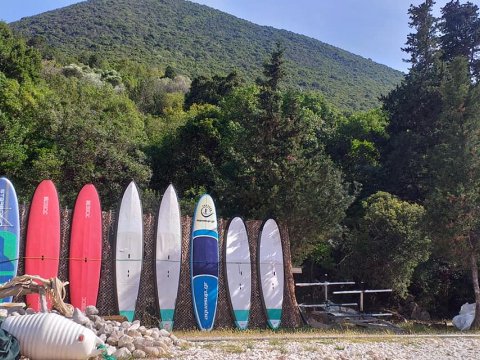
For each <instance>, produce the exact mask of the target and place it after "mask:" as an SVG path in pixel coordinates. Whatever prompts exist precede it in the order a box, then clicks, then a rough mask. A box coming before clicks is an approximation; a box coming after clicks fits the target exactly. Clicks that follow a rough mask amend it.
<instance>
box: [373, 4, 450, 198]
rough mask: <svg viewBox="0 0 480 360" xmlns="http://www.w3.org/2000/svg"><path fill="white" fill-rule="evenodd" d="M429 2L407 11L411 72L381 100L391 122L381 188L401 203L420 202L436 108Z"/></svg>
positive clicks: (435, 61)
mask: <svg viewBox="0 0 480 360" xmlns="http://www.w3.org/2000/svg"><path fill="white" fill-rule="evenodd" d="M433 4H434V2H433V1H432V0H426V1H425V2H424V3H422V4H420V5H419V6H411V7H410V9H409V14H410V26H411V27H412V28H414V29H415V30H416V31H415V32H414V33H412V34H410V35H409V36H408V39H407V47H406V48H405V49H404V50H405V51H406V52H407V53H408V54H410V60H408V61H409V62H410V63H411V64H412V68H411V69H410V72H409V73H408V74H407V75H406V77H405V79H404V81H403V82H402V83H401V85H400V86H398V87H397V88H396V89H394V90H393V91H392V92H390V94H388V95H387V96H386V97H384V98H383V108H384V110H385V111H386V112H387V113H388V115H389V118H390V123H389V125H388V127H387V132H388V133H389V134H390V142H389V143H388V144H387V146H386V148H385V149H384V151H383V158H382V161H383V165H384V169H385V180H384V181H385V188H386V189H387V190H388V191H389V192H391V193H393V194H395V195H398V196H399V197H400V198H402V199H404V200H410V201H420V202H422V201H423V200H424V198H425V194H426V191H427V185H426V182H427V181H428V179H427V178H428V174H427V163H426V157H425V155H426V152H427V149H428V148H429V147H430V146H431V145H432V144H433V143H434V142H435V139H434V127H435V119H436V118H437V116H438V113H439V111H440V108H441V97H440V96H439V93H438V86H439V83H440V75H441V74H440V69H441V67H440V66H439V61H438V51H437V40H438V39H437V35H436V33H435V23H436V21H435V18H434V17H433V15H432V6H433Z"/></svg>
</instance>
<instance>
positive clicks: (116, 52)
mask: <svg viewBox="0 0 480 360" xmlns="http://www.w3.org/2000/svg"><path fill="white" fill-rule="evenodd" d="M10 26H11V27H12V28H13V29H14V31H16V32H20V33H22V34H23V35H24V36H26V37H32V36H35V35H38V36H41V37H43V38H45V40H46V42H47V43H48V44H49V45H50V46H52V47H54V48H57V49H59V50H61V51H63V52H65V53H66V54H68V55H71V56H79V55H80V54H81V53H95V54H99V55H100V56H102V57H105V58H107V59H115V60H117V61H118V59H122V58H133V59H135V61H138V62H141V63H145V64H149V65H151V66H159V67H166V66H167V65H171V66H173V67H174V68H176V69H177V70H178V71H179V72H181V73H185V74H186V75H189V76H192V77H194V76H199V75H209V76H211V75H214V74H226V73H228V72H230V71H233V70H236V71H238V72H239V73H240V74H241V75H242V76H244V77H245V78H246V79H247V80H249V81H252V80H254V79H255V78H256V77H258V76H259V75H260V74H261V66H262V63H263V62H264V61H265V59H266V58H267V57H268V55H269V53H270V51H271V50H272V49H273V47H274V45H275V43H276V42H280V43H281V44H282V45H283V46H284V47H285V49H286V50H285V59H286V63H287V70H288V75H289V78H288V79H287V85H288V86H294V87H298V88H302V89H313V90H318V91H320V92H322V93H323V94H324V96H325V97H326V98H327V100H329V101H330V102H332V103H334V104H336V105H337V106H338V107H339V108H342V109H347V110H365V109H368V108H371V107H374V106H378V98H379V96H381V95H382V94H386V93H387V92H388V91H390V90H391V89H392V88H393V87H394V86H395V85H397V84H398V83H399V82H400V81H401V79H402V77H403V73H401V72H400V71H397V70H394V69H391V68H389V67H388V66H386V65H382V64H378V63H375V62H373V61H372V60H369V59H365V58H363V57H361V56H359V55H355V54H352V53H350V52H348V51H346V50H343V49H340V48H338V47H335V46H333V45H329V44H327V43H325V42H322V41H320V40H317V39H314V38H311V37H308V36H305V35H300V34H296V33H293V32H291V31H288V30H284V29H276V28H273V27H271V26H262V25H258V24H255V23H252V22H250V21H247V20H243V19H240V18H238V17H235V16H233V15H230V14H226V13H224V12H221V11H219V10H216V9H213V8H210V7H208V6H205V5H200V4H196V3H193V2H190V1H185V0H140V1H136V2H135V4H132V3H131V2H129V1H127V0H88V1H84V2H80V3H76V4H73V5H70V6H67V7H64V8H61V9H57V10H52V11H48V12H45V13H42V14H39V15H35V16H32V17H27V18H22V19H21V20H19V21H16V22H13V23H10Z"/></svg>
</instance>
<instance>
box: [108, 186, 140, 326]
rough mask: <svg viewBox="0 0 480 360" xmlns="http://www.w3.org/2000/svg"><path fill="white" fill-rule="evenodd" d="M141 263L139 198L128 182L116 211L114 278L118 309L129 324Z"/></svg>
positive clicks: (133, 309) (133, 311) (131, 318)
mask: <svg viewBox="0 0 480 360" xmlns="http://www.w3.org/2000/svg"><path fill="white" fill-rule="evenodd" d="M142 260H143V215H142V205H141V202H140V196H139V194H138V189H137V186H136V185H135V183H134V182H133V181H132V182H131V183H130V184H129V185H128V187H127V189H126V190H125V192H124V194H123V197H122V202H121V203H120V209H119V211H118V223H117V238H116V246H115V278H116V290H117V301H118V310H119V311H120V315H123V316H125V317H126V318H127V319H128V320H129V321H132V320H133V318H134V315H135V304H136V302H137V297H138V289H139V287H140V274H141V272H142Z"/></svg>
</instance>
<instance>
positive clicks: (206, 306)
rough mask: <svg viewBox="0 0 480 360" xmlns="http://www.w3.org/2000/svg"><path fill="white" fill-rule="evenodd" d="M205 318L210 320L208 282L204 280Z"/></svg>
mask: <svg viewBox="0 0 480 360" xmlns="http://www.w3.org/2000/svg"><path fill="white" fill-rule="evenodd" d="M203 318H204V319H205V320H208V284H207V283H206V282H203Z"/></svg>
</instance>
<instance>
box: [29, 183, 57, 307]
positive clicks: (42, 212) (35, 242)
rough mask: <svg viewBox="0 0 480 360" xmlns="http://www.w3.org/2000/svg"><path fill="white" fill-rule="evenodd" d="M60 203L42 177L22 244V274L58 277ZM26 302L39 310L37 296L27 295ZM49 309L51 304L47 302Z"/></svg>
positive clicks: (51, 185) (33, 200) (52, 187)
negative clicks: (23, 249) (23, 272)
mask: <svg viewBox="0 0 480 360" xmlns="http://www.w3.org/2000/svg"><path fill="white" fill-rule="evenodd" d="M59 257H60V205H59V202H58V194H57V189H56V188H55V185H54V184H53V182H52V181H51V180H43V181H42V182H41V183H40V184H39V185H38V186H37V189H36V190H35V193H34V194H33V198H32V203H31V205H30V212H29V215H28V227H27V237H26V244H25V274H28V275H39V276H41V277H42V278H45V279H49V278H52V277H57V276H58V264H59ZM27 305H28V306H30V307H31V308H33V309H34V310H36V311H38V310H40V297H39V296H38V295H37V294H31V295H27ZM48 306H49V308H50V307H51V304H50V303H49V304H48Z"/></svg>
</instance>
